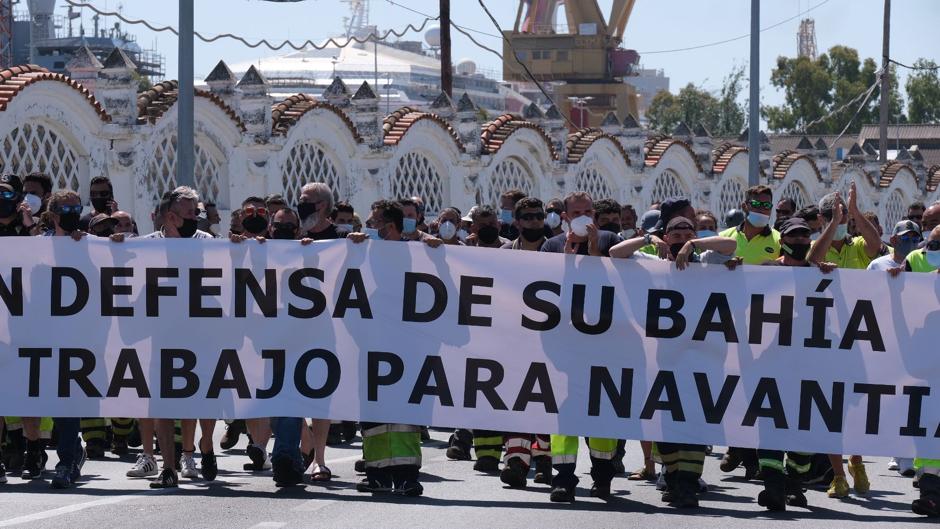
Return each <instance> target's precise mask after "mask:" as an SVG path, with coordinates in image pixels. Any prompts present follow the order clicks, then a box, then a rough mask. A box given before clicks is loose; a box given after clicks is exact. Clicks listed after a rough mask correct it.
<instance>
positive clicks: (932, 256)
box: [924, 250, 940, 268]
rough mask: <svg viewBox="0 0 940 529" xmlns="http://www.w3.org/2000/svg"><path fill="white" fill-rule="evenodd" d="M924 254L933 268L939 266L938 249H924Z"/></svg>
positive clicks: (939, 253) (939, 252) (939, 256)
mask: <svg viewBox="0 0 940 529" xmlns="http://www.w3.org/2000/svg"><path fill="white" fill-rule="evenodd" d="M924 256H926V257H927V264H929V265H930V266H932V267H934V268H940V250H933V251H931V250H925V251H924Z"/></svg>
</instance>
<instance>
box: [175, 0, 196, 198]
mask: <svg viewBox="0 0 940 529" xmlns="http://www.w3.org/2000/svg"><path fill="white" fill-rule="evenodd" d="M179 10H180V13H179V18H180V20H179V26H180V29H179V95H178V97H177V101H176V108H177V120H178V123H177V131H176V137H177V144H176V185H180V186H189V187H194V186H195V177H194V175H193V167H194V166H195V154H194V146H193V141H194V137H193V119H194V117H193V96H194V95H195V94H194V90H193V0H180V1H179Z"/></svg>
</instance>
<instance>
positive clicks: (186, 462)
mask: <svg viewBox="0 0 940 529" xmlns="http://www.w3.org/2000/svg"><path fill="white" fill-rule="evenodd" d="M180 465H181V466H182V467H183V471H182V472H180V476H182V477H184V478H190V479H192V478H198V477H199V471H198V470H196V460H195V459H194V458H193V454H183V458H182V459H181V460H180Z"/></svg>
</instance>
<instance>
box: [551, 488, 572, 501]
mask: <svg viewBox="0 0 940 529" xmlns="http://www.w3.org/2000/svg"><path fill="white" fill-rule="evenodd" d="M548 499H549V500H551V501H553V502H555V503H574V490H573V489H566V488H564V487H555V488H553V489H552V493H551V494H550V495H549V496H548Z"/></svg>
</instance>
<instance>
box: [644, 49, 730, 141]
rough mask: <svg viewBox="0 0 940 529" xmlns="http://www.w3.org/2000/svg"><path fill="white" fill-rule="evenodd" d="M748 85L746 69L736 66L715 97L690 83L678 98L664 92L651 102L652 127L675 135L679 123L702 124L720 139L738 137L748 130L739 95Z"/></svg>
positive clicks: (650, 116) (650, 120) (650, 118)
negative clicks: (745, 76)
mask: <svg viewBox="0 0 940 529" xmlns="http://www.w3.org/2000/svg"><path fill="white" fill-rule="evenodd" d="M743 82H744V67H743V66H740V67H735V69H734V70H732V72H731V73H730V74H728V76H727V77H725V79H724V82H723V84H722V87H721V90H720V91H719V92H718V93H717V94H712V93H710V92H708V91H707V90H703V89H701V88H698V87H696V86H695V85H693V84H691V83H689V84H688V85H686V86H685V87H683V88H682V89H681V90H679V93H678V94H677V95H673V94H671V93H670V92H668V91H665V90H663V91H661V92H659V93H658V94H656V95H655V96H654V97H653V100H652V101H650V106H649V109H648V110H647V112H646V117H647V119H648V120H649V124H650V128H652V129H653V130H656V131H659V132H666V133H669V132H672V130H673V129H675V127H676V125H678V124H679V122H680V121H681V122H684V123H685V124H686V125H688V126H689V127H694V126H696V125H698V124H702V125H703V126H704V127H705V128H706V129H708V131H709V132H711V133H712V134H713V135H716V136H727V135H735V134H738V133H739V132H741V129H742V128H744V122H745V111H744V106H743V105H741V104H739V103H738V101H737V100H738V96H739V95H740V93H741V91H742V85H743Z"/></svg>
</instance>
